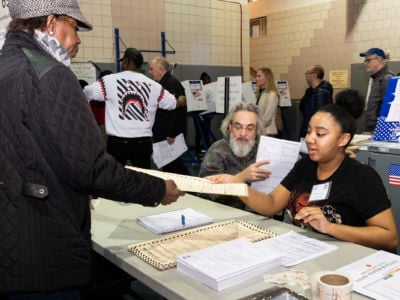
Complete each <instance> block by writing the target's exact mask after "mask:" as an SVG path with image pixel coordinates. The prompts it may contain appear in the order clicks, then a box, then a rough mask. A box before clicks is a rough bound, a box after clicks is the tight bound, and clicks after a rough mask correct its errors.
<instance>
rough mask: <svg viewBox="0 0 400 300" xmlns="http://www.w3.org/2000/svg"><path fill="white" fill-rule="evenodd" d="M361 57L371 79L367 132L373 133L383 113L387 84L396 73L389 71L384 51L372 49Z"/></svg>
mask: <svg viewBox="0 0 400 300" xmlns="http://www.w3.org/2000/svg"><path fill="white" fill-rule="evenodd" d="M360 56H361V57H364V66H365V70H366V71H367V72H368V73H369V74H370V77H371V79H370V84H369V88H368V92H367V97H366V102H367V105H366V120H365V131H366V132H368V133H373V132H374V130H375V127H376V123H377V121H378V117H379V114H380V111H381V107H382V102H383V98H384V96H385V92H386V86H387V83H388V81H389V78H390V77H392V76H394V73H393V72H392V71H390V70H389V68H388V66H387V64H386V60H385V59H386V56H385V52H384V51H383V50H382V49H379V48H371V49H369V50H367V51H365V52H362V53H360Z"/></svg>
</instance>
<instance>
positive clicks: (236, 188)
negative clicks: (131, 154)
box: [125, 166, 248, 196]
mask: <svg viewBox="0 0 400 300" xmlns="http://www.w3.org/2000/svg"><path fill="white" fill-rule="evenodd" d="M125 168H127V169H131V170H134V171H137V172H142V173H146V174H149V175H152V176H155V177H158V178H162V179H164V180H166V179H172V180H173V181H175V183H176V185H177V187H178V188H179V189H180V190H181V191H185V192H196V193H204V194H217V195H232V196H248V189H247V184H245V183H226V184H220V183H218V184H216V183H212V182H211V181H210V180H208V179H205V178H200V177H194V176H188V175H181V174H175V173H168V172H161V171H157V170H150V169H142V168H137V167H131V166H125Z"/></svg>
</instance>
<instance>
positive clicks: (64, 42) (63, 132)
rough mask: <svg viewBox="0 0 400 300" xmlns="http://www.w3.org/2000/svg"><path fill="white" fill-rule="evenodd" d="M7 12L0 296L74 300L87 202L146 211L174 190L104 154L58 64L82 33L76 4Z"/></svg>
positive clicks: (87, 251)
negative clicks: (97, 198)
mask: <svg viewBox="0 0 400 300" xmlns="http://www.w3.org/2000/svg"><path fill="white" fill-rule="evenodd" d="M8 7H9V11H10V16H11V18H12V21H11V22H10V24H9V26H8V33H7V38H6V40H5V43H4V46H3V48H2V52H1V55H0V94H1V97H0V144H1V146H0V170H1V172H0V224H1V226H0V240H1V243H0V255H1V263H0V298H1V299H4V298H3V297H5V299H8V300H11V299H24V300H26V299H48V300H51V299H68V300H73V299H74V300H75V299H76V300H77V299H81V288H82V287H84V286H87V285H89V283H90V282H91V278H92V275H93V272H92V252H91V247H92V244H91V238H90V222H91V220H90V207H89V195H95V196H101V197H106V198H109V199H115V200H118V201H123V202H135V203H140V204H142V205H147V206H155V205H158V204H160V203H162V204H169V203H171V202H174V201H176V200H177V198H178V197H179V196H180V195H182V194H183V193H182V192H180V191H179V190H178V189H177V188H176V185H175V183H174V182H173V181H171V180H165V181H164V180H161V179H159V178H155V177H152V176H149V175H146V174H143V173H139V172H134V171H131V170H127V169H125V168H124V167H123V165H121V164H119V163H118V162H117V161H116V160H115V159H114V158H113V157H112V156H111V155H109V154H107V153H106V152H105V151H104V148H105V147H104V146H105V145H104V142H103V139H102V137H101V135H100V132H99V130H98V128H97V126H96V123H95V120H94V118H93V115H92V112H91V111H90V108H89V105H88V104H87V103H86V101H85V97H84V95H83V94H82V89H81V86H80V84H79V82H78V80H77V78H76V76H75V75H74V74H73V72H72V71H71V69H69V68H68V67H67V66H68V65H69V64H70V60H71V58H73V57H74V56H75V55H76V53H77V51H78V48H79V44H80V38H79V35H78V31H79V30H90V29H91V28H92V26H91V25H90V24H89V22H88V21H87V20H86V19H85V18H84V16H83V15H82V13H81V11H80V9H79V6H78V3H77V1H76V0H52V1H49V0H10V1H8ZM132 84H135V82H133V83H132ZM169 105H170V106H171V107H175V99H174V98H172V99H171V103H169ZM128 106H129V103H125V106H124V108H125V111H124V112H123V113H124V114H125V116H126V115H127V114H129V109H127V107H128Z"/></svg>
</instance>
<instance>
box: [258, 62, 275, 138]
mask: <svg viewBox="0 0 400 300" xmlns="http://www.w3.org/2000/svg"><path fill="white" fill-rule="evenodd" d="M256 85H257V87H258V91H257V102H256V104H257V105H258V108H259V111H260V116H261V118H262V124H263V126H264V130H263V134H264V135H269V136H276V135H277V134H278V130H277V127H276V120H275V118H276V114H277V110H278V100H279V93H278V89H277V87H276V84H275V78H274V74H273V73H272V71H271V69H269V68H260V69H258V71H257V75H256Z"/></svg>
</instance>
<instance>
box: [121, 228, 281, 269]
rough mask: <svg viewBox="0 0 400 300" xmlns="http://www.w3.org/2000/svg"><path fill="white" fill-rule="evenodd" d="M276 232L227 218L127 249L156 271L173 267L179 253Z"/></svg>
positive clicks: (254, 238) (262, 237) (268, 235)
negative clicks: (226, 219)
mask: <svg viewBox="0 0 400 300" xmlns="http://www.w3.org/2000/svg"><path fill="white" fill-rule="evenodd" d="M274 236H276V233H274V232H272V231H270V230H268V229H265V228H262V227H259V226H256V225H254V224H252V223H249V222H243V221H237V220H228V221H224V222H218V223H213V224H209V225H205V226H200V227H197V228H192V229H188V230H183V231H180V232H176V233H172V234H169V235H166V236H164V237H161V238H157V239H153V240H149V241H145V242H141V243H136V244H131V245H129V246H128V250H129V251H131V252H132V253H134V254H135V255H136V256H138V257H139V258H140V259H142V260H143V261H145V262H146V263H148V264H149V265H151V266H153V267H154V268H156V269H158V270H167V269H171V268H174V267H176V259H177V257H178V256H179V255H182V254H185V253H188V252H192V251H195V250H199V249H203V248H207V247H210V246H213V245H217V244H220V243H223V242H227V241H231V240H234V239H238V238H245V239H247V240H249V241H250V242H257V241H261V240H264V239H267V238H271V237H274Z"/></svg>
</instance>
